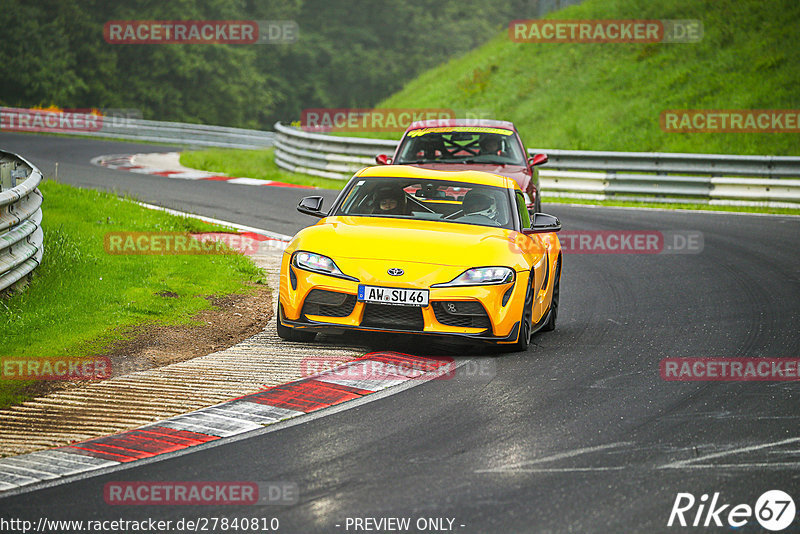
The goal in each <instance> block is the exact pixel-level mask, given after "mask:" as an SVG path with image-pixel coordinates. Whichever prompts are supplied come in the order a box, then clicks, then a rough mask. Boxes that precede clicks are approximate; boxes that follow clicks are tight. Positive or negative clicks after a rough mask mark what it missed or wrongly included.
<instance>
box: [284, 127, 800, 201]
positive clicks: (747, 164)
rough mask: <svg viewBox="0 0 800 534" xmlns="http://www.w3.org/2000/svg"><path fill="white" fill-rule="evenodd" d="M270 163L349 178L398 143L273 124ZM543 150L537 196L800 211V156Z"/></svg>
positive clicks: (531, 151) (393, 148) (388, 151)
mask: <svg viewBox="0 0 800 534" xmlns="http://www.w3.org/2000/svg"><path fill="white" fill-rule="evenodd" d="M275 131H276V132H277V134H276V138H275V162H276V163H277V164H278V166H280V167H281V168H283V169H285V170H288V171H292V172H300V173H304V174H311V175H315V176H324V177H326V178H335V179H342V180H344V179H348V178H350V176H351V175H352V174H353V173H354V172H355V171H357V170H359V169H361V168H363V167H366V166H368V165H374V164H375V159H374V156H375V155H376V154H379V153H381V152H383V153H390V154H391V153H393V152H394V150H395V148H396V147H397V141H388V140H385V139H366V138H360V137H338V136H331V135H325V134H317V133H309V132H304V131H302V130H299V129H297V128H293V127H287V126H285V125H283V124H281V123H277V124H275ZM542 152H543V153H545V154H547V155H548V157H549V162H548V163H547V164H546V165H544V166H543V167H540V170H539V178H540V185H541V188H542V198H544V199H545V200H546V199H547V198H548V197H551V198H552V197H562V198H578V199H591V200H611V199H614V200H630V201H637V202H660V203H668V202H684V203H685V202H688V203H693V204H694V203H697V204H720V205H744V206H766V207H787V208H800V157H788V156H736V155H724V154H677V153H658V152H599V151H588V150H551V149H531V150H529V153H530V154H531V155H533V154H536V153H542Z"/></svg>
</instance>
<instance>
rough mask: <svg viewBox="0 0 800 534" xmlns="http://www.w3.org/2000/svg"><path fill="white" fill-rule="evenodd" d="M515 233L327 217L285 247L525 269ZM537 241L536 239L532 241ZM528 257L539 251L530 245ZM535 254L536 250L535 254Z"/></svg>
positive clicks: (340, 254)
mask: <svg viewBox="0 0 800 534" xmlns="http://www.w3.org/2000/svg"><path fill="white" fill-rule="evenodd" d="M516 234H517V233H516V232H514V231H513V230H507V229H505V228H491V227H487V226H477V225H470V224H458V223H451V222H438V221H421V220H411V219H394V218H382V217H350V216H347V217H327V218H325V219H323V220H322V221H320V222H319V223H317V224H316V225H314V226H311V227H309V228H305V229H303V230H301V231H300V232H299V233H298V234H297V236H295V239H294V240H293V242H292V245H293V246H291V249H293V250H307V251H310V252H316V253H319V254H324V255H326V256H330V257H331V258H333V259H334V260H336V259H344V258H346V259H358V260H381V261H384V262H414V263H427V264H435V265H443V266H445V265H446V266H458V267H478V266H489V265H505V266H509V267H512V268H515V269H517V270H521V269H527V268H529V266H528V265H526V264H527V262H526V261H524V259H523V258H522V254H521V253H520V252H519V250H518V249H517V248H516V247H515V245H514V243H515V241H514V239H515V235H516ZM536 242H537V243H538V240H537V241H536ZM529 252H533V254H532V255H531V256H530V259H531V260H533V261H534V262H536V261H537V260H536V256H540V255H541V254H543V253H544V249H543V248H542V247H540V246H539V247H538V250H537V247H536V246H534V247H533V249H532V250H531V249H529ZM537 252H538V253H537Z"/></svg>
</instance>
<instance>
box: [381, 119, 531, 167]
mask: <svg viewBox="0 0 800 534" xmlns="http://www.w3.org/2000/svg"><path fill="white" fill-rule="evenodd" d="M395 163H398V164H415V163H417V164H419V163H486V164H498V165H525V154H524V152H523V150H522V148H521V147H520V146H519V143H518V142H517V137H516V136H515V135H514V132H513V131H511V130H506V129H503V128H478V127H469V126H450V127H441V128H420V129H418V130H411V131H410V132H408V133H407V134H406V136H405V137H404V138H403V144H402V145H401V146H400V152H399V154H398V157H397V160H396V161H395Z"/></svg>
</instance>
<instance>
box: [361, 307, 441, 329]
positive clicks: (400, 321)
mask: <svg viewBox="0 0 800 534" xmlns="http://www.w3.org/2000/svg"><path fill="white" fill-rule="evenodd" d="M361 326H371V327H376V328H391V329H392V330H412V331H422V330H423V329H424V328H425V321H424V320H423V319H422V308H419V307H416V306H389V305H387V304H365V305H364V319H363V320H362V321H361Z"/></svg>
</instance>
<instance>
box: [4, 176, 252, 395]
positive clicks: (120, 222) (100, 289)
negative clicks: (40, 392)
mask: <svg viewBox="0 0 800 534" xmlns="http://www.w3.org/2000/svg"><path fill="white" fill-rule="evenodd" d="M40 189H41V191H42V193H43V195H44V206H43V211H44V221H43V223H42V228H43V230H44V236H45V237H44V239H45V241H44V243H45V251H44V258H43V261H42V264H41V265H40V266H39V267H38V268H37V269H36V271H35V273H36V274H35V276H34V277H33V280H32V281H31V283H30V285H29V286H28V287H27V288H26V289H25V290H24V291H22V292H20V293H17V294H14V295H11V296H9V297H8V298H5V299H2V300H0V356H13V357H23V356H37V357H47V356H80V355H89V354H97V353H101V352H102V351H103V349H104V348H105V347H107V346H108V345H109V344H110V343H111V342H113V341H116V340H119V339H124V338H126V336H128V335H129V333H130V332H131V329H132V327H134V326H136V325H142V324H145V323H151V322H156V323H159V324H186V323H190V322H191V316H192V315H193V314H195V313H196V312H198V311H200V310H203V309H205V308H208V307H209V306H210V304H209V302H208V300H206V299H205V298H203V296H206V295H225V294H232V293H242V292H247V291H250V290H251V289H250V288H249V287H248V286H247V285H246V283H247V282H263V281H264V273H263V271H262V270H261V269H259V268H257V267H256V266H255V265H254V264H253V263H252V262H251V261H250V260H249V259H248V258H246V257H244V256H241V255H238V254H215V255H147V256H142V255H109V254H107V253H106V252H105V250H104V247H103V236H104V235H105V234H106V233H107V232H125V231H136V232H202V231H210V230H216V231H220V227H218V226H213V225H210V224H206V223H203V222H200V221H197V220H195V219H190V218H184V217H177V216H174V215H169V214H166V213H163V212H160V211H154V210H149V209H146V208H143V207H141V206H139V205H137V204H136V203H135V202H132V201H130V200H123V199H120V198H118V197H116V196H115V195H112V194H109V193H102V192H98V191H91V190H83V189H77V188H74V187H70V186H67V185H64V184H59V183H56V182H52V181H45V182H43V184H42V185H41V187H40ZM161 291H170V292H174V293H177V295H178V297H177V298H165V297H162V296H159V295H157V293H158V292H161ZM24 386H25V384H24V383H19V382H11V381H0V406H5V405H8V404H10V403H14V402H19V401H20V400H22V399H23V398H24V395H23V389H22V388H23V387H24Z"/></svg>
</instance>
